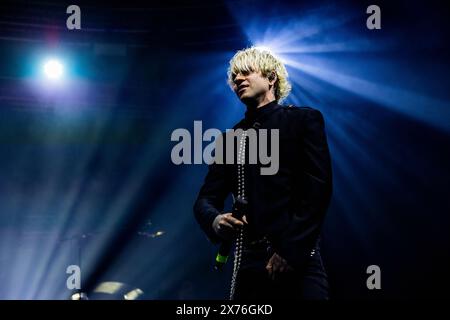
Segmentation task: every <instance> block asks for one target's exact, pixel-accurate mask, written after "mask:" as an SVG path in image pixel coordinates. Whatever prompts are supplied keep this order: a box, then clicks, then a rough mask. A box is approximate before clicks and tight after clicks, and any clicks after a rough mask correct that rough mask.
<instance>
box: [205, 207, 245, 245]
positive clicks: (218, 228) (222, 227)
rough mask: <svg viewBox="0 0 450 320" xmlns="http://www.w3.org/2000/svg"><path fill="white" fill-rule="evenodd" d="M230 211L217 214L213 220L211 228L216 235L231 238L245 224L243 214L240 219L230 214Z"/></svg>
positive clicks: (226, 238)
mask: <svg viewBox="0 0 450 320" xmlns="http://www.w3.org/2000/svg"><path fill="white" fill-rule="evenodd" d="M231 215H232V213H231V212H228V213H224V214H219V215H218V216H217V217H216V218H215V219H214V221H213V229H214V231H215V232H216V233H217V235H218V236H219V237H221V238H223V239H225V240H233V239H234V238H235V237H236V236H237V232H238V231H239V230H240V228H242V227H243V226H244V223H245V224H247V219H246V217H245V216H243V217H242V221H241V220H239V219H236V218H234V217H232V216H231Z"/></svg>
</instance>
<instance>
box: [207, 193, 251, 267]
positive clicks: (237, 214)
mask: <svg viewBox="0 0 450 320" xmlns="http://www.w3.org/2000/svg"><path fill="white" fill-rule="evenodd" d="M247 204H248V202H247V200H245V199H244V198H242V197H241V196H239V197H236V199H235V200H234V203H233V210H232V211H231V216H232V217H233V218H236V219H239V220H241V219H242V216H243V215H244V213H245V209H246V207H247ZM232 246H233V242H232V241H224V242H222V243H221V244H220V247H219V251H218V252H217V256H216V262H215V265H214V269H215V270H221V269H222V267H223V266H224V265H225V264H226V263H227V260H228V256H229V254H230V251H231V247H232Z"/></svg>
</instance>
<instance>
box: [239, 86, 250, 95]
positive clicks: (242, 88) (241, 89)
mask: <svg viewBox="0 0 450 320" xmlns="http://www.w3.org/2000/svg"><path fill="white" fill-rule="evenodd" d="M247 88H248V86H242V87H239V88H238V93H241V91H243V90H244V89H247Z"/></svg>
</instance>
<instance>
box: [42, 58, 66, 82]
mask: <svg viewBox="0 0 450 320" xmlns="http://www.w3.org/2000/svg"><path fill="white" fill-rule="evenodd" d="M63 71H64V68H63V65H62V64H61V62H59V61H58V60H55V59H52V60H48V61H47V62H46V63H45V64H44V72H45V75H46V76H47V77H48V78H49V79H59V78H61V76H62V74H63Z"/></svg>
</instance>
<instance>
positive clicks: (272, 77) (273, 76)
mask: <svg viewBox="0 0 450 320" xmlns="http://www.w3.org/2000/svg"><path fill="white" fill-rule="evenodd" d="M267 79H269V82H270V83H271V84H272V85H274V84H275V82H277V74H276V73H275V72H274V71H272V72H271V73H269V75H268V76H267Z"/></svg>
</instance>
